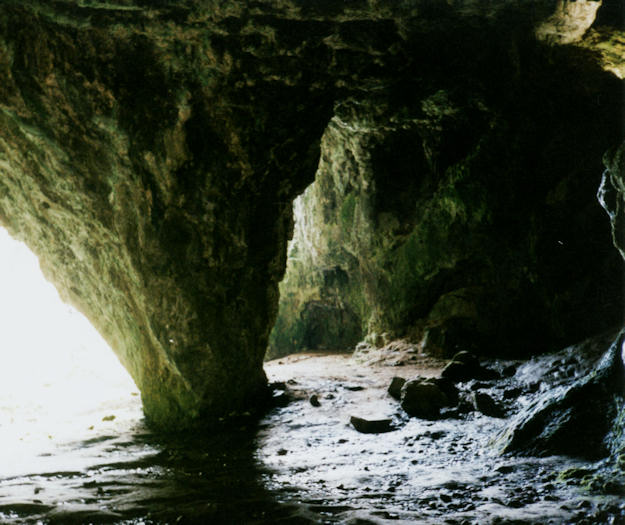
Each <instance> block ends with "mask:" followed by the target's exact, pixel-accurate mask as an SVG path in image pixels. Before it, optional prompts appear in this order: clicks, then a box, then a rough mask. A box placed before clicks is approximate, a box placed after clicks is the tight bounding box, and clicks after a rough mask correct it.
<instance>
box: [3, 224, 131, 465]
mask: <svg viewBox="0 0 625 525" xmlns="http://www.w3.org/2000/svg"><path fill="white" fill-rule="evenodd" d="M0 254H1V256H0V291H1V295H0V334H1V337H2V339H1V343H0V352H1V353H2V356H3V364H2V366H0V440H1V443H2V445H3V446H2V447H0V464H1V465H2V466H3V474H4V475H5V476H8V475H9V474H10V473H13V474H14V475H19V474H20V473H21V471H23V470H28V469H31V468H36V465H34V464H33V462H38V461H43V460H45V459H46V458H48V459H49V458H51V457H53V456H54V455H55V454H54V452H53V450H52V449H54V448H55V447H62V446H64V444H66V443H69V442H76V441H81V440H88V439H90V438H91V437H92V436H93V437H96V436H97V435H98V434H99V433H102V432H108V433H111V431H112V430H113V429H114V432H116V433H118V432H119V431H120V430H121V428H120V427H123V426H128V425H129V424H135V423H136V422H137V421H138V420H140V419H141V417H142V412H141V404H140V400H139V396H138V394H137V392H138V391H137V387H136V386H135V384H134V383H133V381H132V379H131V378H130V376H129V375H128V372H127V371H126V370H125V369H124V368H123V367H122V365H121V363H120V362H119V361H118V359H117V357H116V356H115V355H114V353H113V352H112V350H111V349H110V348H109V346H108V345H107V344H106V342H105V341H104V340H103V339H102V337H101V336H100V335H99V334H98V332H97V331H96V330H95V328H94V327H93V326H92V325H91V324H90V322H89V321H88V320H87V319H86V318H85V317H84V316H83V315H82V314H81V313H80V312H78V311H77V310H75V309H74V308H72V307H71V306H69V305H67V304H65V303H63V302H62V301H61V299H60V297H59V295H58V293H57V291H56V289H55V288H54V286H53V285H52V284H51V283H49V282H48V281H46V280H45V278H44V276H43V274H42V273H41V270H40V268H39V263H38V260H37V257H36V256H35V255H34V254H33V253H32V252H31V251H30V250H29V249H28V248H27V247H26V245H24V244H23V243H21V242H18V241H16V240H14V239H12V238H11V237H10V236H9V234H8V232H7V231H6V230H4V229H0ZM35 471H36V470H35Z"/></svg>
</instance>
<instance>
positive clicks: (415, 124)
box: [270, 40, 622, 356]
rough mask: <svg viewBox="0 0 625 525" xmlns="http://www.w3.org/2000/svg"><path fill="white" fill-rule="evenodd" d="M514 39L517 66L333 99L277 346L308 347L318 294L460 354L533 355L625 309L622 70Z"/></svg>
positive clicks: (603, 324) (296, 241)
mask: <svg viewBox="0 0 625 525" xmlns="http://www.w3.org/2000/svg"><path fill="white" fill-rule="evenodd" d="M499 45H500V46H503V47H504V48H508V49H509V51H510V52H512V47H514V50H515V53H517V55H516V59H515V69H514V70H504V71H501V70H495V69H488V70H481V69H478V70H473V69H470V71H469V72H467V75H468V78H462V79H458V78H453V80H450V79H449V78H448V77H446V76H441V77H437V76H436V75H434V74H433V75H432V77H431V78H428V81H423V82H422V83H420V84H415V85H414V86H413V91H411V92H410V93H402V98H393V97H391V96H390V95H389V96H386V97H385V96H383V95H378V96H377V97H375V98H370V99H368V100H358V101H354V100H350V101H346V102H344V103H343V104H341V105H339V106H338V107H337V108H336V110H335V116H334V118H333V119H332V121H331V123H330V125H329V126H328V128H327V129H326V131H325V134H324V136H323V139H322V143H321V151H322V153H321V161H320V164H319V168H318V171H317V175H316V181H315V183H314V184H313V185H311V186H310V187H309V188H308V189H307V190H306V192H305V193H304V195H303V196H302V197H300V198H299V201H298V203H297V205H296V222H297V223H296V229H295V235H294V238H293V241H292V244H291V249H290V250H291V251H290V254H289V266H288V270H287V274H286V277H285V280H284V281H283V283H282V284H281V302H280V312H279V316H278V324H277V325H276V328H275V329H274V332H273V334H272V336H271V339H270V347H271V349H272V350H273V351H274V352H275V353H285V352H288V351H294V350H297V349H298V348H301V345H299V346H298V344H297V342H298V338H296V337H290V339H289V337H286V336H285V334H289V333H294V330H297V331H303V330H305V325H306V320H305V316H304V315H303V313H304V312H305V311H306V308H307V306H306V305H307V304H308V303H309V302H310V301H314V302H315V304H319V303H320V302H321V303H323V302H327V303H328V304H332V305H337V304H340V305H341V307H342V308H345V309H346V310H348V311H351V312H353V313H354V314H355V315H356V316H357V318H358V319H359V321H360V329H361V336H362V337H365V336H367V335H371V334H374V333H375V334H380V333H387V334H389V335H390V336H391V337H392V336H402V337H409V338H411V339H412V340H413V341H415V342H421V344H422V346H423V348H424V350H425V351H427V352H429V353H435V354H441V355H445V356H450V355H452V354H453V353H455V352H456V351H459V350H463V349H469V350H472V351H477V352H479V353H498V354H500V355H501V354H504V353H516V354H526V355H527V354H528V353H531V352H536V351H541V350H544V349H548V348H554V347H557V346H563V345H565V344H569V343H572V342H574V341H577V340H579V339H582V338H584V337H587V336H590V335H592V334H594V333H596V332H598V331H601V330H605V329H607V328H609V327H611V326H614V325H616V324H617V323H618V322H619V321H620V304H621V291H620V287H618V286H615V285H614V281H615V279H618V276H619V275H620V274H621V267H622V263H621V261H620V260H619V258H618V256H617V254H616V253H615V252H614V250H613V248H612V246H611V242H610V239H609V234H608V233H609V232H608V231H607V229H606V225H605V219H604V217H603V214H602V212H601V209H600V207H599V206H598V205H597V202H596V200H595V191H596V187H597V186H598V184H599V181H600V177H601V171H602V166H601V157H602V155H603V153H604V151H605V149H606V148H607V147H608V146H609V145H610V144H614V141H615V140H618V137H619V135H620V133H621V124H620V116H619V114H618V112H614V110H613V108H614V107H617V106H618V105H619V104H620V96H621V95H620V93H621V84H620V83H619V82H618V81H617V80H616V79H614V77H612V76H611V75H610V74H606V73H605V72H604V71H603V70H601V69H600V68H599V67H597V66H596V65H593V63H592V61H588V62H586V63H585V62H583V60H582V61H581V62H580V60H581V57H583V56H584V53H582V54H581V55H579V54H577V53H578V52H579V50H576V53H573V54H569V53H568V52H567V51H565V50H564V49H553V48H548V47H544V46H543V45H542V44H537V43H536V42H535V41H514V42H512V41H509V40H504V41H501V42H500V43H499ZM506 46H507V47H506ZM586 58H588V57H586ZM584 63H585V66H582V65H581V64H584ZM467 67H468V68H470V66H467ZM476 67H478V68H479V64H478V65H477V66H476ZM556 72H557V73H556ZM445 73H449V71H447V70H446V71H445ZM441 75H443V73H442V72H441ZM580 78H583V79H584V80H583V81H581V82H580ZM608 101H611V102H608ZM580 122H584V126H583V128H582V127H580V126H579V123H580ZM573 261H575V263H574V264H573ZM326 268H332V269H333V270H332V271H333V272H334V273H336V274H340V275H341V278H340V279H333V280H331V281H329V282H328V280H327V279H326V278H325V274H324V271H325V269H326ZM510 334H515V335H514V337H511V336H510ZM287 340H288V341H287ZM300 341H301V340H300ZM289 342H290V344H289Z"/></svg>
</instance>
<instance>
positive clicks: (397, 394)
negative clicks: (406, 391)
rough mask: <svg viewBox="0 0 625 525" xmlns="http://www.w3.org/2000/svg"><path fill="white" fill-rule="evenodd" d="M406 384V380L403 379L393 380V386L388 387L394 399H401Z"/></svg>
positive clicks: (396, 378) (395, 378)
mask: <svg viewBox="0 0 625 525" xmlns="http://www.w3.org/2000/svg"><path fill="white" fill-rule="evenodd" d="M405 384H406V380H405V379H404V378H403V377H394V378H393V379H391V384H390V385H389V386H388V390H387V391H388V393H389V394H390V396H391V397H392V398H394V399H397V400H398V401H399V400H400V399H401V389H402V387H403V386H404V385H405Z"/></svg>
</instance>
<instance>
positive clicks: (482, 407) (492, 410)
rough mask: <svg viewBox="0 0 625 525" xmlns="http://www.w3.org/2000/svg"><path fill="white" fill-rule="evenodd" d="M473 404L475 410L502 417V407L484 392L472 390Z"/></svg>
mask: <svg viewBox="0 0 625 525" xmlns="http://www.w3.org/2000/svg"><path fill="white" fill-rule="evenodd" d="M473 406H474V407H475V410H477V411H478V412H481V413H482V414H484V415H485V416H490V417H504V415H505V412H504V410H503V408H502V407H501V406H500V405H499V403H497V402H496V401H495V400H494V399H493V398H492V397H491V396H489V395H488V394H486V393H484V392H473Z"/></svg>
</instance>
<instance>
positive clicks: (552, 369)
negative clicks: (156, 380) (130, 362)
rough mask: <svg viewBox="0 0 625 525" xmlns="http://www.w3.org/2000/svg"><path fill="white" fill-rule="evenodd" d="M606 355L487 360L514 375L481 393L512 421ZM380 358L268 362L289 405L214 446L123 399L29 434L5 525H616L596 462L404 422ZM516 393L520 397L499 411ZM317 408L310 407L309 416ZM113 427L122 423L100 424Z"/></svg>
mask: <svg viewBox="0 0 625 525" xmlns="http://www.w3.org/2000/svg"><path fill="white" fill-rule="evenodd" d="M604 349H605V348H602V349H601V350H599V346H597V347H596V348H594V350H593V349H592V348H590V347H587V348H586V350H585V351H584V350H583V349H582V350H580V349H579V348H577V349H567V350H565V351H563V352H560V353H558V354H552V355H547V356H544V357H542V358H537V359H534V360H531V361H529V362H520V361H515V362H492V361H489V362H488V363H487V364H488V366H489V367H492V368H493V369H495V370H500V369H503V368H504V367H505V366H511V365H514V366H515V367H516V369H517V373H516V374H515V375H514V376H513V377H510V378H506V379H502V380H500V381H499V382H496V383H492V384H490V386H489V385H485V384H481V385H479V386H480V391H484V392H487V393H488V395H490V396H491V397H492V398H493V399H496V400H498V401H499V402H501V403H503V404H504V405H505V406H506V408H507V411H509V413H510V415H512V416H514V415H515V414H518V413H520V412H521V411H522V410H524V408H525V407H527V406H529V405H530V404H531V403H532V402H533V401H534V400H535V399H537V397H539V396H542V395H545V394H546V393H548V391H549V390H550V389H555V388H559V387H566V386H567V385H570V384H571V381H572V380H571V379H570V378H568V377H562V376H561V375H559V374H558V373H557V372H558V370H561V369H562V367H563V366H574V367H575V369H576V371H577V372H578V374H579V375H580V376H583V375H584V374H585V373H586V372H587V371H588V370H590V369H592V367H593V366H594V364H595V362H596V360H597V359H598V357H599V356H600V353H601V351H602V350H604ZM387 357H388V359H386V361H382V362H379V363H378V364H376V365H364V364H362V363H359V362H358V361H356V360H355V359H353V358H351V357H349V356H346V355H344V354H343V355H321V354H305V355H296V356H291V357H288V358H284V359H283V360H281V362H280V363H279V362H277V361H273V362H270V363H267V365H266V371H267V374H268V376H269V377H270V378H271V380H272V381H273V383H272V385H273V390H274V392H275V393H276V394H279V393H280V394H284V395H285V396H286V397H287V398H288V400H287V401H288V402H287V403H286V404H285V403H282V402H280V403H279V404H280V405H283V406H276V407H275V408H273V409H272V410H271V411H270V412H269V413H268V414H267V415H266V416H265V417H264V418H262V419H261V420H260V421H255V420H253V419H251V418H250V417H248V416H246V415H244V414H241V415H239V416H238V417H237V418H234V419H232V420H231V421H230V424H229V425H227V426H224V427H223V428H222V429H220V430H219V431H217V432H214V433H211V434H187V435H186V436H180V435H178V436H175V437H172V438H171V439H166V438H163V437H162V436H161V437H157V436H155V435H154V434H152V433H151V432H150V431H149V430H148V429H147V428H146V427H145V425H144V424H143V422H142V421H141V419H140V418H141V412H140V405H139V401H138V399H137V397H132V398H131V404H130V405H128V400H124V401H123V403H121V404H119V405H108V406H104V407H102V409H101V411H100V412H94V413H90V414H86V415H85V418H86V419H85V420H84V423H83V420H82V419H81V420H80V425H79V426H77V427H76V426H74V427H73V429H74V430H73V431H72V435H68V436H67V438H64V439H59V438H56V437H55V439H54V440H52V439H48V438H47V437H46V436H43V437H45V438H46V439H44V440H41V441H40V444H39V445H38V446H37V447H34V448H28V447H27V446H26V445H27V444H30V445H32V441H33V437H32V436H31V438H29V439H27V440H26V441H22V442H19V441H18V444H16V445H15V447H16V448H14V449H13V450H15V453H14V454H15V455H18V454H29V456H30V457H31V458H32V459H33V461H30V462H29V463H26V462H25V461H23V460H20V461H17V462H16V463H15V465H14V468H13V469H12V470H11V472H10V473H9V471H8V470H6V463H5V466H4V467H5V468H4V471H3V472H4V474H1V473H0V521H1V522H2V523H7V524H11V525H13V524H16V525H17V524H23V523H36V522H38V521H39V522H41V523H44V524H45V523H54V524H63V525H65V524H69V523H80V524H83V523H89V522H92V523H111V524H120V525H121V524H125V525H130V524H133V525H138V524H140V523H144V524H147V525H165V524H171V523H181V524H185V523H187V524H204V523H223V524H231V523H241V524H247V523H262V524H267V525H269V524H274V523H285V524H286V523H288V524H319V523H375V524H383V523H389V524H390V523H424V524H430V525H434V524H436V525H438V524H440V523H449V524H457V525H460V524H472V525H478V524H479V525H482V524H493V525H494V524H497V523H499V524H501V523H523V524H528V525H529V524H532V525H535V524H538V523H541V524H543V523H552V524H554V525H556V524H564V523H577V524H593V525H596V524H600V525H603V524H605V525H607V524H622V523H624V522H625V504H624V503H623V499H622V491H621V489H622V485H619V478H618V477H616V476H615V475H613V474H612V473H611V471H609V470H608V468H607V465H606V464H604V463H602V462H601V461H598V462H593V461H586V460H580V459H572V458H567V457H565V456H550V457H515V456H501V455H500V454H499V451H498V449H497V447H494V446H492V444H491V441H492V439H493V437H494V436H495V435H497V434H498V433H499V432H501V431H504V430H505V429H506V428H507V427H508V425H510V423H511V420H510V418H492V417H488V416H485V415H483V414H480V413H479V412H477V411H476V410H474V409H473V408H471V409H470V410H468V411H466V412H464V413H462V414H457V415H456V416H454V417H450V418H442V419H439V420H436V421H432V420H426V419H421V418H417V417H408V416H407V415H406V414H405V413H404V412H403V411H402V410H401V409H400V406H399V403H398V401H397V400H395V399H393V398H392V397H391V396H389V395H388V393H387V391H386V389H387V387H388V385H389V383H390V382H391V380H392V378H393V377H394V376H396V375H397V372H398V368H397V367H396V366H393V363H394V361H395V360H397V359H398V358H399V359H401V358H402V356H398V355H395V356H392V357H391V356H387ZM573 358H575V364H573V361H572V360H573ZM569 361H570V362H571V364H570V365H565V363H568V362H569ZM445 364H446V363H445V362H444V361H440V360H434V359H431V358H424V357H421V358H420V360H419V361H418V362H417V363H413V364H406V365H404V366H403V367H401V371H402V373H405V374H406V376H407V377H417V376H419V377H425V378H428V377H429V378H436V377H438V376H439V375H440V372H441V370H442V369H443V367H444V366H445ZM536 381H539V382H540V385H541V386H539V387H538V388H534V386H533V385H534V384H535V383H536ZM474 384H475V382H473V381H469V382H467V383H462V384H459V385H458V388H459V390H460V396H459V403H462V401H463V398H464V396H467V395H470V393H471V392H474V391H473V390H471V389H472V387H473V385H474ZM510 389H518V392H519V395H518V396H517V397H515V398H511V399H508V400H502V398H503V392H504V391H506V390H508V391H509V390H510ZM313 395H316V396H317V398H318V400H319V401H320V406H318V407H315V406H312V405H311V403H310V398H311V396H313ZM109 415H115V416H116V418H115V419H114V420H112V421H102V418H103V417H105V416H109ZM355 415H356V416H357V417H360V418H361V419H364V420H368V421H379V420H387V421H388V420H390V421H392V425H393V428H392V429H391V431H389V432H385V433H383V434H377V433H374V434H368V433H362V432H359V431H357V430H356V429H355V428H354V426H353V424H352V423H350V419H351V417H352V416H355ZM89 427H91V429H90V428H89ZM3 428H5V427H1V426H0V430H2V429H3ZM5 441H6V440H5ZM5 441H3V442H5ZM19 443H21V446H22V448H21V449H20V448H19ZM30 445H29V446H30ZM21 457H25V456H23V455H22V456H21ZM601 476H603V477H602V478H601ZM600 478H601V479H600ZM619 491H621V492H619Z"/></svg>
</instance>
